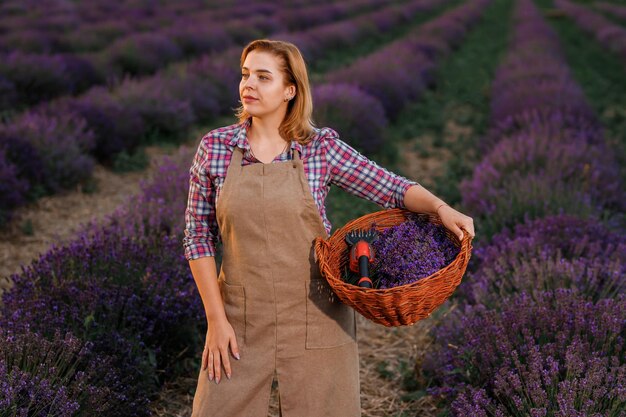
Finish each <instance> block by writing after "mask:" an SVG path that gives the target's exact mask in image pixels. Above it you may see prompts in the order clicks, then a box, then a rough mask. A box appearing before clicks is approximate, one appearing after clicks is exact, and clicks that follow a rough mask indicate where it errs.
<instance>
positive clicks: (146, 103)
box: [115, 81, 196, 138]
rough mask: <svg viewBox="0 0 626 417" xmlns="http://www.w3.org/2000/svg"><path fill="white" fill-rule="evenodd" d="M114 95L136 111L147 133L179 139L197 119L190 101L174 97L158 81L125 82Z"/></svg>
mask: <svg viewBox="0 0 626 417" xmlns="http://www.w3.org/2000/svg"><path fill="white" fill-rule="evenodd" d="M115 97H116V98H117V100H119V102H120V104H122V106H124V107H125V108H133V109H135V110H136V111H137V112H138V113H139V115H140V116H141V118H142V120H143V122H144V125H145V126H146V127H147V130H148V132H147V133H148V134H150V135H155V136H165V137H168V138H172V137H173V138H179V137H180V136H181V135H182V134H183V133H186V132H187V129H188V128H189V127H190V126H191V125H192V124H193V123H194V122H195V120H196V115H195V114H194V112H193V108H192V107H191V103H189V101H188V100H185V99H179V98H176V97H175V96H174V95H173V93H172V92H171V91H168V90H167V89H166V88H165V85H162V84H161V83H158V82H152V83H148V82H141V83H137V82H132V81H125V82H124V83H123V84H122V85H121V86H120V88H119V89H117V90H116V92H115Z"/></svg>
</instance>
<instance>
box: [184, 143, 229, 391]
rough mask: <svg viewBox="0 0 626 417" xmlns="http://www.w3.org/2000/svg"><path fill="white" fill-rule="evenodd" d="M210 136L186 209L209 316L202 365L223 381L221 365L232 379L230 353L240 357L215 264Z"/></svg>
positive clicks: (189, 244)
mask: <svg viewBox="0 0 626 417" xmlns="http://www.w3.org/2000/svg"><path fill="white" fill-rule="evenodd" d="M209 139H210V137H209V136H208V135H207V136H205V137H203V138H202V141H201V142H200V145H199V146H198V150H197V152H196V154H195V156H194V159H193V163H192V165H191V168H190V170H189V196H188V199H187V209H186V210H185V231H184V233H185V237H184V238H183V246H184V248H185V258H186V259H187V260H188V261H189V267H190V269H191V273H192V275H193V278H194V281H195V282H196V286H197V287H198V291H199V292H200V297H201V298H202V303H203V305H204V311H205V314H206V319H207V335H206V342H205V346H204V350H203V353H202V368H203V369H206V368H207V367H208V374H209V380H212V379H213V377H215V382H216V383H217V382H219V380H220V376H221V365H222V364H223V366H224V369H225V371H226V375H227V377H228V378H229V379H230V376H231V367H230V360H229V355H228V348H229V345H230V348H231V351H232V354H233V356H234V357H235V358H237V359H239V349H238V346H237V340H236V338H235V332H234V330H233V328H232V326H231V325H230V323H229V322H228V320H227V317H226V312H225V310H224V303H223V301H222V297H221V294H220V289H219V285H218V281H217V278H218V276H217V267H216V265H215V242H216V241H217V237H218V233H219V229H218V227H217V219H216V216H215V214H216V213H215V204H214V202H215V193H214V190H213V187H212V186H211V180H210V178H209V175H208V172H207V167H208V164H207V161H208V159H209V158H210V157H211V155H210V152H209V150H210V149H211V147H210V146H209V144H207V142H208V141H209Z"/></svg>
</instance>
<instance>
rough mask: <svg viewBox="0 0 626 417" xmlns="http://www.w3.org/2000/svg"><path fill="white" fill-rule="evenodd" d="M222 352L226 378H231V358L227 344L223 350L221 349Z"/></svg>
mask: <svg viewBox="0 0 626 417" xmlns="http://www.w3.org/2000/svg"><path fill="white" fill-rule="evenodd" d="M220 352H221V354H222V364H223V365H224V371H225V372H226V378H228V379H230V376H231V369H230V359H229V358H228V346H225V347H224V348H223V350H220Z"/></svg>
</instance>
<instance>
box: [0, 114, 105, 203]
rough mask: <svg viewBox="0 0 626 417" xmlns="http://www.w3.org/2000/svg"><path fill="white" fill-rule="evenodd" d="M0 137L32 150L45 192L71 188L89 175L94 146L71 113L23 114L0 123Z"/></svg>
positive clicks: (87, 132)
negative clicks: (16, 140) (5, 123)
mask: <svg viewBox="0 0 626 417" xmlns="http://www.w3.org/2000/svg"><path fill="white" fill-rule="evenodd" d="M1 137H7V138H19V139H20V140H21V141H23V142H26V143H28V144H29V145H30V147H32V149H34V150H35V151H36V153H37V156H38V158H37V160H38V161H40V162H41V165H40V166H38V167H35V168H36V169H37V170H39V175H38V176H37V179H39V180H41V183H40V184H38V185H40V186H41V188H42V189H43V190H44V191H45V192H47V193H56V192H58V191H60V190H62V189H67V188H70V187H73V186H74V185H76V184H78V183H80V182H81V181H84V180H85V179H86V178H89V177H90V176H91V173H92V170H93V165H94V161H93V158H92V157H91V156H89V155H88V153H89V152H90V151H91V150H92V149H93V145H94V138H93V132H92V131H90V130H88V129H87V126H86V123H85V121H84V120H83V119H80V118H77V117H75V116H74V115H60V116H59V117H51V116H48V115H46V114H44V113H42V112H37V113H35V112H29V113H25V114H23V115H22V116H21V117H19V118H18V119H16V120H14V121H13V123H12V124H10V125H4V126H0V138H1ZM33 162H34V161H33ZM24 167H25V168H24V171H32V170H31V169H30V168H26V165H24ZM19 168H22V167H19Z"/></svg>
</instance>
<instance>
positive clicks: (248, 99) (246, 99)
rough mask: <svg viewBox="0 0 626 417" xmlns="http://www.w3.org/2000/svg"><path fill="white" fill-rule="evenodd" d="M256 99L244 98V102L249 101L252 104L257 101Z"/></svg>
mask: <svg viewBox="0 0 626 417" xmlns="http://www.w3.org/2000/svg"><path fill="white" fill-rule="evenodd" d="M256 100H257V99H256V98H252V97H244V98H243V101H247V102H252V101H256Z"/></svg>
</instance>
